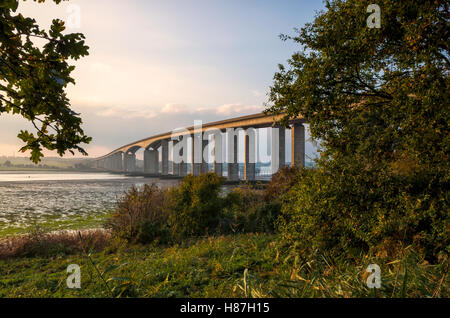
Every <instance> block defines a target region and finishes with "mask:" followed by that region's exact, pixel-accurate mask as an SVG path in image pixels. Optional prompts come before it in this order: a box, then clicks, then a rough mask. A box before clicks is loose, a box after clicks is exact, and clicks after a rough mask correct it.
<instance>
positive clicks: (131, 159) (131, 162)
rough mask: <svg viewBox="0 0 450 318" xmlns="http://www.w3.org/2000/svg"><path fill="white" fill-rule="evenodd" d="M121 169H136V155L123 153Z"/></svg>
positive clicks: (128, 170) (130, 170)
mask: <svg viewBox="0 0 450 318" xmlns="http://www.w3.org/2000/svg"><path fill="white" fill-rule="evenodd" d="M123 169H124V172H135V171H136V155H135V154H134V153H125V154H124V155H123Z"/></svg>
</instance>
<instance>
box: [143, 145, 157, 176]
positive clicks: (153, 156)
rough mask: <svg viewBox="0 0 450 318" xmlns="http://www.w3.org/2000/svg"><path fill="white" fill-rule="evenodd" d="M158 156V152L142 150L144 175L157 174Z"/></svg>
mask: <svg viewBox="0 0 450 318" xmlns="http://www.w3.org/2000/svg"><path fill="white" fill-rule="evenodd" d="M158 168H159V154H158V150H150V149H146V150H144V173H147V174H154V175H156V174H158Z"/></svg>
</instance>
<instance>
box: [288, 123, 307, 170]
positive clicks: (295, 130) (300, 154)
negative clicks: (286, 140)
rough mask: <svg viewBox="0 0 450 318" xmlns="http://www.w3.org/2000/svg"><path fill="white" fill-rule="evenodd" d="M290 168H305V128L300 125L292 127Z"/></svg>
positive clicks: (296, 124) (295, 124)
mask: <svg viewBox="0 0 450 318" xmlns="http://www.w3.org/2000/svg"><path fill="white" fill-rule="evenodd" d="M291 129H292V131H291V133H292V140H291V142H292V159H291V162H292V166H296V167H299V168H301V167H304V166H305V126H303V125H302V124H300V123H294V124H293V125H292V128H291Z"/></svg>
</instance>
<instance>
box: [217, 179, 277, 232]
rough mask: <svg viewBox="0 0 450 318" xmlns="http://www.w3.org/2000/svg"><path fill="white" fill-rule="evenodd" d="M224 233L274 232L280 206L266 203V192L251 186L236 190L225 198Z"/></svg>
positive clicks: (222, 226)
mask: <svg viewBox="0 0 450 318" xmlns="http://www.w3.org/2000/svg"><path fill="white" fill-rule="evenodd" d="M225 202H226V203H225V208H224V217H223V219H222V222H221V231H222V232H223V233H229V232H233V233H235V232H238V233H255V232H273V231H274V221H275V219H276V218H277V217H278V214H279V211H280V206H279V204H278V202H277V201H266V200H265V197H264V191H261V190H258V189H255V188H253V187H252V186H251V185H245V186H242V187H238V188H234V189H233V190H231V191H230V192H229V193H228V195H227V196H226V198H225Z"/></svg>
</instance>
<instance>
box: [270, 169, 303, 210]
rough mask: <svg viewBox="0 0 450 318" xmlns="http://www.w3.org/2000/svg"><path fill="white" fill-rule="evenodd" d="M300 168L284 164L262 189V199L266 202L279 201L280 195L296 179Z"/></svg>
mask: <svg viewBox="0 0 450 318" xmlns="http://www.w3.org/2000/svg"><path fill="white" fill-rule="evenodd" d="M299 176H300V170H299V169H298V168H297V167H295V166H294V167H290V166H284V167H282V168H281V169H280V170H278V171H277V173H275V174H274V175H273V176H272V179H271V180H270V182H269V183H268V184H267V187H266V189H265V191H264V199H265V200H266V201H268V202H273V201H277V202H279V200H280V197H281V196H282V195H283V194H285V193H286V192H287V191H288V190H289V189H290V188H291V187H292V186H293V185H294V184H295V183H296V181H297V179H298V178H299Z"/></svg>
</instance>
